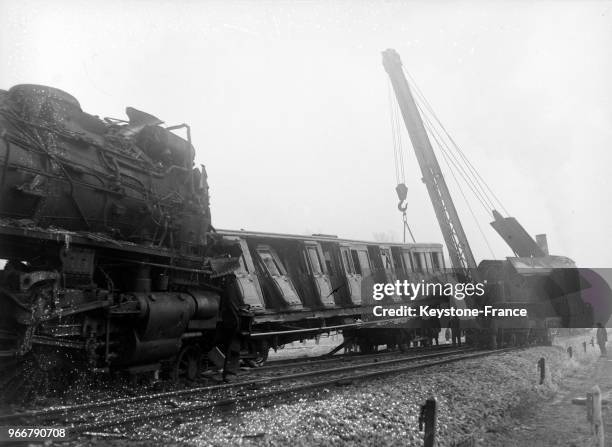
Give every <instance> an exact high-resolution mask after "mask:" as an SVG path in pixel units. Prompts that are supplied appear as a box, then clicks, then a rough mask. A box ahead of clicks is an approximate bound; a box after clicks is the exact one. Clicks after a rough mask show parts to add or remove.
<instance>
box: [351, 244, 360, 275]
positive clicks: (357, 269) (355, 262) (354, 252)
mask: <svg viewBox="0 0 612 447" xmlns="http://www.w3.org/2000/svg"><path fill="white" fill-rule="evenodd" d="M351 257H352V258H353V265H354V266H355V273H357V274H358V275H361V263H360V262H359V254H357V250H351Z"/></svg>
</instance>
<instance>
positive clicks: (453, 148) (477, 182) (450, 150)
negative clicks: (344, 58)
mask: <svg viewBox="0 0 612 447" xmlns="http://www.w3.org/2000/svg"><path fill="white" fill-rule="evenodd" d="M404 74H405V75H406V78H407V79H409V80H410V81H411V82H410V84H411V87H412V89H413V90H414V92H415V102H416V105H417V108H418V109H419V113H420V114H421V116H422V117H423V124H424V125H425V128H426V131H427V132H428V133H429V134H430V135H431V137H432V139H433V140H434V142H435V143H436V145H437V146H438V148H439V150H440V152H441V153H442V156H443V158H444V162H445V164H446V167H447V169H448V170H449V171H450V172H451V175H452V176H453V180H454V181H455V183H456V185H457V188H458V189H459V192H460V194H461V196H462V197H463V200H464V201H465V203H466V205H467V207H468V210H469V212H470V214H471V216H472V218H473V219H474V221H475V223H476V226H477V228H478V231H479V232H480V235H481V236H482V238H483V239H484V241H485V244H486V245H487V247H488V249H489V251H490V252H491V254H492V256H493V258H496V256H495V253H494V252H493V249H492V248H491V245H490V243H489V240H488V238H487V237H486V235H485V233H484V231H483V229H482V227H481V226H480V223H479V222H478V219H477V218H476V215H475V213H474V210H473V209H472V206H471V205H470V203H469V201H468V199H467V197H466V195H465V193H464V190H463V188H462V187H461V184H460V181H459V178H458V176H459V177H460V178H461V180H463V181H464V182H465V184H466V185H467V186H468V187H469V189H470V190H471V192H472V194H473V195H474V197H475V198H476V199H477V200H478V202H479V203H480V204H481V205H482V207H483V208H484V210H485V212H486V213H487V214H489V215H492V210H494V209H495V208H496V206H495V204H496V203H497V204H498V205H499V206H500V208H501V209H502V210H503V211H504V212H505V213H506V214H509V213H508V212H507V210H506V208H505V207H504V205H503V204H502V203H501V201H500V200H499V198H498V197H497V196H496V195H495V193H494V192H493V191H492V189H491V188H490V186H489V185H488V184H487V183H486V181H485V180H484V179H483V178H482V176H481V175H480V174H479V173H478V171H477V170H476V168H475V167H474V165H473V164H472V163H471V162H470V160H469V159H468V158H467V156H466V155H465V153H464V152H463V151H462V150H461V148H460V147H459V145H458V144H457V143H456V142H455V140H454V139H453V138H452V136H451V135H450V134H449V132H448V131H447V130H446V128H445V127H444V125H443V124H442V123H441V121H440V119H439V118H438V117H437V115H436V114H435V112H434V111H433V108H432V107H431V105H430V104H429V102H428V101H427V99H426V98H425V96H424V95H423V93H422V92H421V90H420V89H419V88H418V86H417V85H416V82H415V81H414V79H413V78H412V76H410V74H409V73H408V72H406V71H405V70H404ZM389 100H390V102H392V103H393V104H394V105H395V106H396V107H397V102H396V101H391V100H392V96H391V88H390V86H389ZM390 110H391V111H392V112H393V106H392V105H391V106H390ZM425 111H427V112H429V115H430V116H431V117H432V118H433V120H434V122H432V120H431V119H430V118H429V116H428V115H427V114H426V113H424V112H425ZM396 117H397V114H396ZM396 119H397V118H396ZM392 121H393V118H392ZM435 124H437V126H438V127H439V129H438V128H437V127H436V125H435ZM440 129H441V130H440ZM392 130H393V132H394V136H393V137H394V144H395V141H399V147H396V146H394V154H397V153H398V152H399V154H400V155H399V156H396V158H395V160H396V161H395V162H396V173H397V172H398V171H400V170H401V171H402V172H403V148H402V146H401V140H400V138H401V133H399V135H398V134H397V133H398V130H399V129H398V128H397V127H393V126H392ZM444 137H446V138H444ZM398 162H399V163H400V164H401V165H402V168H401V169H398V168H397V163H398ZM453 167H454V169H453ZM396 177H397V178H398V180H399V175H396ZM399 186H400V185H399V181H398V187H399ZM400 210H401V209H400ZM404 220H406V218H405V214H404ZM411 235H412V233H411ZM404 238H405V229H404ZM413 239H414V237H413Z"/></svg>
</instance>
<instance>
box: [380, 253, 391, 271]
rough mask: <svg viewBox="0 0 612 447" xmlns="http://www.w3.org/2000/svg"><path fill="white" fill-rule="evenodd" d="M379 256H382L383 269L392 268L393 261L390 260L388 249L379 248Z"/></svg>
mask: <svg viewBox="0 0 612 447" xmlns="http://www.w3.org/2000/svg"><path fill="white" fill-rule="evenodd" d="M380 256H381V257H382V263H383V268H384V269H385V270H391V269H392V268H393V263H392V262H391V254H390V253H389V250H381V251H380Z"/></svg>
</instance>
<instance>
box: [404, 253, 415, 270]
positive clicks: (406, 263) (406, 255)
mask: <svg viewBox="0 0 612 447" xmlns="http://www.w3.org/2000/svg"><path fill="white" fill-rule="evenodd" d="M402 257H403V258H404V266H405V267H406V272H407V273H409V272H414V266H413V265H412V257H411V256H410V253H407V252H403V253H402Z"/></svg>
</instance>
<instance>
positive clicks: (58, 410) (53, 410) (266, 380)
mask: <svg viewBox="0 0 612 447" xmlns="http://www.w3.org/2000/svg"><path fill="white" fill-rule="evenodd" d="M457 352H465V349H461V350H458V349H456V350H451V351H448V350H444V351H442V352H436V353H431V354H425V355H408V356H403V357H400V358H397V359H391V360H384V361H380V362H377V361H375V362H364V363H360V364H357V365H355V364H351V365H346V366H340V367H336V368H327V369H318V370H315V371H305V372H299V373H294V374H288V375H282V376H274V377H262V378H257V379H253V380H247V381H240V382H232V383H224V384H219V385H210V386H201V387H193V388H186V389H182V390H176V391H165V392H161V393H153V394H143V395H139V396H132V397H123V398H118V399H109V400H105V401H99V402H86V403H82V404H75V405H66V406H59V407H49V408H43V409H39V410H32V411H24V412H20V413H12V414H2V415H0V421H2V422H3V421H9V420H16V419H17V420H19V419H28V418H33V417H37V416H43V417H46V416H52V415H58V414H64V415H67V414H69V413H72V412H75V411H79V410H92V409H96V408H104V407H110V406H114V405H122V404H131V403H135V402H144V401H151V400H158V399H163V398H167V397H174V396H182V395H189V394H197V393H201V392H210V391H219V390H226V389H231V388H236V389H239V388H243V387H248V386H254V385H263V384H270V383H274V382H280V381H283V380H291V379H299V378H303V377H308V376H315V375H321V374H330V373H337V372H343V371H349V370H354V369H355V368H358V367H371V366H373V365H376V366H381V365H392V364H397V363H402V362H406V361H419V360H422V359H428V358H435V357H441V356H445V355H451V354H453V353H455V354H456V353H457ZM355 359H356V360H359V357H358V356H356V358H355ZM289 367H293V366H289Z"/></svg>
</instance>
